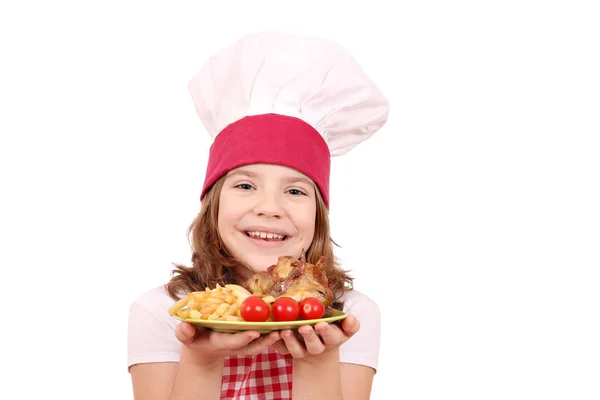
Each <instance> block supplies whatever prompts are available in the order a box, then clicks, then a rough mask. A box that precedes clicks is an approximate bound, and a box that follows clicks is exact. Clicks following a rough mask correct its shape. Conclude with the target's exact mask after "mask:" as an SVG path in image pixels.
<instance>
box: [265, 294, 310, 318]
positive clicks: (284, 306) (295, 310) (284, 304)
mask: <svg viewBox="0 0 600 400" xmlns="http://www.w3.org/2000/svg"><path fill="white" fill-rule="evenodd" d="M315 300H316V299H315ZM317 301H318V300H317ZM299 316H300V304H298V302H297V301H296V300H294V299H292V298H291V297H280V298H278V299H277V300H275V302H274V303H273V319H274V320H275V321H277V322H281V321H295V320H297V319H298V317H299Z"/></svg>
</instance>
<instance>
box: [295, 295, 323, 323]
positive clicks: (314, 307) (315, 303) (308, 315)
mask: <svg viewBox="0 0 600 400" xmlns="http://www.w3.org/2000/svg"><path fill="white" fill-rule="evenodd" d="M323 315H325V306H324V305H323V303H321V301H320V300H319V299H316V298H314V297H307V298H306V299H304V300H302V301H301V302H300V316H301V317H302V319H319V318H323Z"/></svg>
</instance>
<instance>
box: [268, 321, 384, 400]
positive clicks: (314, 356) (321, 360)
mask: <svg viewBox="0 0 600 400" xmlns="http://www.w3.org/2000/svg"><path fill="white" fill-rule="evenodd" d="M359 328H360V324H359V322H358V320H357V319H356V318H355V317H354V316H348V317H347V318H346V319H344V321H343V322H342V329H340V328H338V327H336V326H334V325H331V324H327V323H319V324H317V325H315V327H314V329H313V327H311V326H309V325H306V326H302V327H300V328H299V329H298V332H299V333H300V334H301V335H302V337H303V339H304V340H303V341H304V343H301V342H300V341H299V340H298V339H297V338H296V337H295V336H294V334H293V333H292V332H291V331H284V332H282V338H283V342H284V343H285V349H281V350H280V351H284V352H289V353H290V354H291V355H292V356H293V357H294V367H293V371H294V372H293V374H294V375H293V384H292V392H293V394H292V398H293V399H294V400H315V399H325V398H326V399H332V400H368V399H369V397H370V393H371V385H372V382H373V375H374V370H373V369H372V368H370V367H365V366H361V365H353V364H342V363H340V361H339V360H340V353H339V346H340V345H341V344H343V343H344V342H346V341H347V340H348V339H349V338H350V337H352V336H353V335H354V334H355V333H356V332H358V330H359ZM317 333H318V335H317ZM280 348H281V347H280ZM278 350H279V349H278Z"/></svg>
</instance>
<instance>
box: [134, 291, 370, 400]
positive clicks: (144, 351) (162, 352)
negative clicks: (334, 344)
mask: <svg viewBox="0 0 600 400" xmlns="http://www.w3.org/2000/svg"><path fill="white" fill-rule="evenodd" d="M342 300H343V301H344V302H345V304H344V312H345V313H346V314H352V315H354V316H355V317H356V318H357V319H358V320H359V321H360V326H361V327H360V330H359V331H358V332H357V333H356V334H355V335H354V336H353V337H352V338H350V339H349V340H348V341H347V342H346V343H344V344H342V345H341V346H340V362H341V363H350V364H360V365H365V366H368V367H371V368H373V369H374V370H377V362H378V358H379V338H380V315H379V307H378V306H377V304H375V303H374V302H373V301H372V300H371V299H369V298H368V297H367V296H365V295H364V294H362V293H360V292H357V291H356V290H353V291H350V292H348V293H346V294H345V295H344V298H343V299H342ZM174 302H175V301H174V300H173V299H172V298H171V297H170V296H169V295H168V294H167V292H166V290H165V288H164V287H163V286H160V287H157V288H154V289H152V290H150V291H148V292H146V293H144V294H143V295H141V296H140V297H139V298H138V299H137V300H135V301H134V303H133V304H132V305H131V308H130V310H129V331H128V348H127V350H128V354H127V366H128V367H130V366H131V365H134V364H140V363H150V362H178V361H179V351H180V348H181V343H180V342H179V341H178V340H177V339H176V337H175V327H176V326H177V324H179V322H180V321H179V320H177V319H175V318H173V317H171V316H170V315H169V313H168V312H167V309H168V308H169V307H170V306H171V305H173V304H174ZM291 396H292V359H291V356H289V355H281V354H279V353H277V352H276V351H275V350H271V349H268V350H266V351H264V352H263V353H261V354H257V355H255V356H248V357H228V358H227V359H226V360H225V364H224V370H223V379H222V391H221V398H222V399H281V400H283V399H291Z"/></svg>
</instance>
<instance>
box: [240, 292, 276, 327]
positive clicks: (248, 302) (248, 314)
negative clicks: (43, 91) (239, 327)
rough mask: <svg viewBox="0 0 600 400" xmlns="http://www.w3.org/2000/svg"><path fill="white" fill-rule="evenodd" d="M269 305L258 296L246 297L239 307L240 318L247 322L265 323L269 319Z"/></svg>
mask: <svg viewBox="0 0 600 400" xmlns="http://www.w3.org/2000/svg"><path fill="white" fill-rule="evenodd" d="M270 315H271V310H269V305H268V304H267V303H266V302H265V301H264V300H263V299H261V298H260V297H258V296H248V297H246V299H245V300H244V301H243V302H242V305H241V306H240V316H241V317H242V319H243V320H244V321H248V322H265V321H266V320H267V319H269V316H270Z"/></svg>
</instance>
